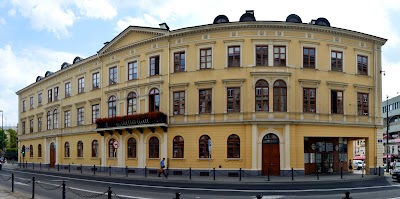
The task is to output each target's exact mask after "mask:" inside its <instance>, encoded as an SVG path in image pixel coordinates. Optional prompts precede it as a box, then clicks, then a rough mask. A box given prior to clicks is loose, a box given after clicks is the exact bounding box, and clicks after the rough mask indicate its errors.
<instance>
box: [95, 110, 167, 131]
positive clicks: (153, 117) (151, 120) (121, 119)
mask: <svg viewBox="0 0 400 199" xmlns="http://www.w3.org/2000/svg"><path fill="white" fill-rule="evenodd" d="M157 123H165V124H166V123H167V116H166V115H165V114H164V113H162V112H148V113H143V114H135V115H126V116H117V117H111V118H99V119H96V126H97V129H100V128H114V127H121V126H136V125H145V124H157Z"/></svg>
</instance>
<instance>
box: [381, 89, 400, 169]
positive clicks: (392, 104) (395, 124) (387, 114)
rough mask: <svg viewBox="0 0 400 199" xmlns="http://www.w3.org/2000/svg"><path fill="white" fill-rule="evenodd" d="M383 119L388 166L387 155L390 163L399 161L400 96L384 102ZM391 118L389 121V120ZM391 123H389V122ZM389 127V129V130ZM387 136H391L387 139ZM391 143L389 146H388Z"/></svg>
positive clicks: (385, 154) (385, 153)
mask: <svg viewBox="0 0 400 199" xmlns="http://www.w3.org/2000/svg"><path fill="white" fill-rule="evenodd" d="M382 117H383V118H384V119H383V121H384V122H383V123H384V124H383V125H384V128H383V131H384V132H383V143H384V145H385V149H384V163H385V164H386V159H385V158H386V157H387V155H388V156H389V158H390V161H389V162H393V161H394V159H399V158H398V157H399V153H400V146H399V145H400V137H399V135H400V96H396V97H393V98H390V99H389V97H387V98H386V100H385V101H383V102H382ZM388 118H389V119H388ZM388 121H389V122H388ZM388 126H389V129H388V128H387V127H388ZM387 135H389V136H388V137H387ZM387 143H389V144H387Z"/></svg>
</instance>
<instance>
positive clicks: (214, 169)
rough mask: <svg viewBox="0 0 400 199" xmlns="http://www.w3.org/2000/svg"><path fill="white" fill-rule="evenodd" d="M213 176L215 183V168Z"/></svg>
mask: <svg viewBox="0 0 400 199" xmlns="http://www.w3.org/2000/svg"><path fill="white" fill-rule="evenodd" d="M213 176H214V181H215V168H213Z"/></svg>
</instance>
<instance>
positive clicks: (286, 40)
mask: <svg viewBox="0 0 400 199" xmlns="http://www.w3.org/2000/svg"><path fill="white" fill-rule="evenodd" d="M251 41H252V42H272V43H277V42H287V43H289V42H290V41H292V40H290V39H251Z"/></svg>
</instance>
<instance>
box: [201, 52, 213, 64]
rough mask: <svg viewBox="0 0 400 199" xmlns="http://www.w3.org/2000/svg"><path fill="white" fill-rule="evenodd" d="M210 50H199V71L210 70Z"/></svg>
mask: <svg viewBox="0 0 400 199" xmlns="http://www.w3.org/2000/svg"><path fill="white" fill-rule="evenodd" d="M211 53H212V51H211V48H204V49H200V69H210V68H211V59H212V55H211Z"/></svg>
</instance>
